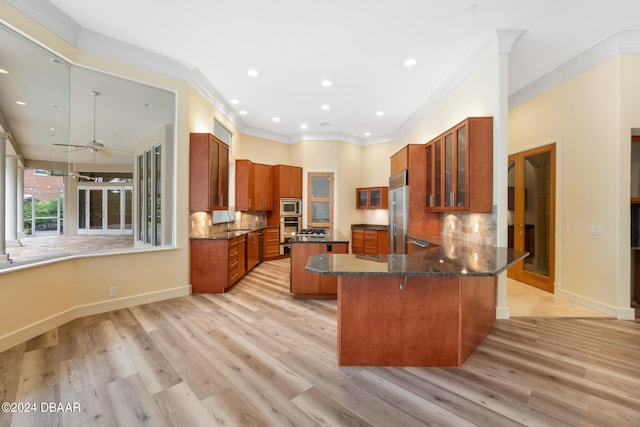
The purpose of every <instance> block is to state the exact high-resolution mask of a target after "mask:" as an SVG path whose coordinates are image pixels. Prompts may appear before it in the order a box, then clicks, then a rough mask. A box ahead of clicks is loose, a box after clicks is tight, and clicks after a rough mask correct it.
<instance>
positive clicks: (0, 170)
mask: <svg viewBox="0 0 640 427" xmlns="http://www.w3.org/2000/svg"><path fill="white" fill-rule="evenodd" d="M8 141H9V135H8V134H6V133H0V224H4V222H5V219H4V218H5V196H4V195H5V181H6V180H5V165H6V164H5V160H4V159H5V157H6V156H7V142H8ZM7 262H9V254H7V245H6V243H5V227H2V226H1V225H0V264H4V263H7Z"/></svg>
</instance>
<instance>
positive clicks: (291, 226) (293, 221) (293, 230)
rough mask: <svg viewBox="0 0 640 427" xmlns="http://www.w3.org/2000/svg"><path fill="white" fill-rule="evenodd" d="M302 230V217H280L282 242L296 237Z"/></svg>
mask: <svg viewBox="0 0 640 427" xmlns="http://www.w3.org/2000/svg"><path fill="white" fill-rule="evenodd" d="M299 230H300V217H298V216H286V217H282V218H280V243H286V242H288V241H290V240H291V239H293V238H294V237H296V235H297V234H298V231H299Z"/></svg>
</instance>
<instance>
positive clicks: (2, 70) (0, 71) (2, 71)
mask: <svg viewBox="0 0 640 427" xmlns="http://www.w3.org/2000/svg"><path fill="white" fill-rule="evenodd" d="M0 74H9V72H8V71H7V70H5V69H4V68H0Z"/></svg>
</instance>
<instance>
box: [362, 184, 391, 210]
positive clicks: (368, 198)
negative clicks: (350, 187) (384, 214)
mask: <svg viewBox="0 0 640 427" xmlns="http://www.w3.org/2000/svg"><path fill="white" fill-rule="evenodd" d="M388 194H389V189H388V188H387V187H363V188H356V209H387V208H388V207H389V202H388V201H389V195H388Z"/></svg>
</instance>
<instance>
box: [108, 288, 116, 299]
mask: <svg viewBox="0 0 640 427" xmlns="http://www.w3.org/2000/svg"><path fill="white" fill-rule="evenodd" d="M116 295H118V288H117V287H115V286H112V287H110V288H109V296H111V297H115V296H116Z"/></svg>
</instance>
